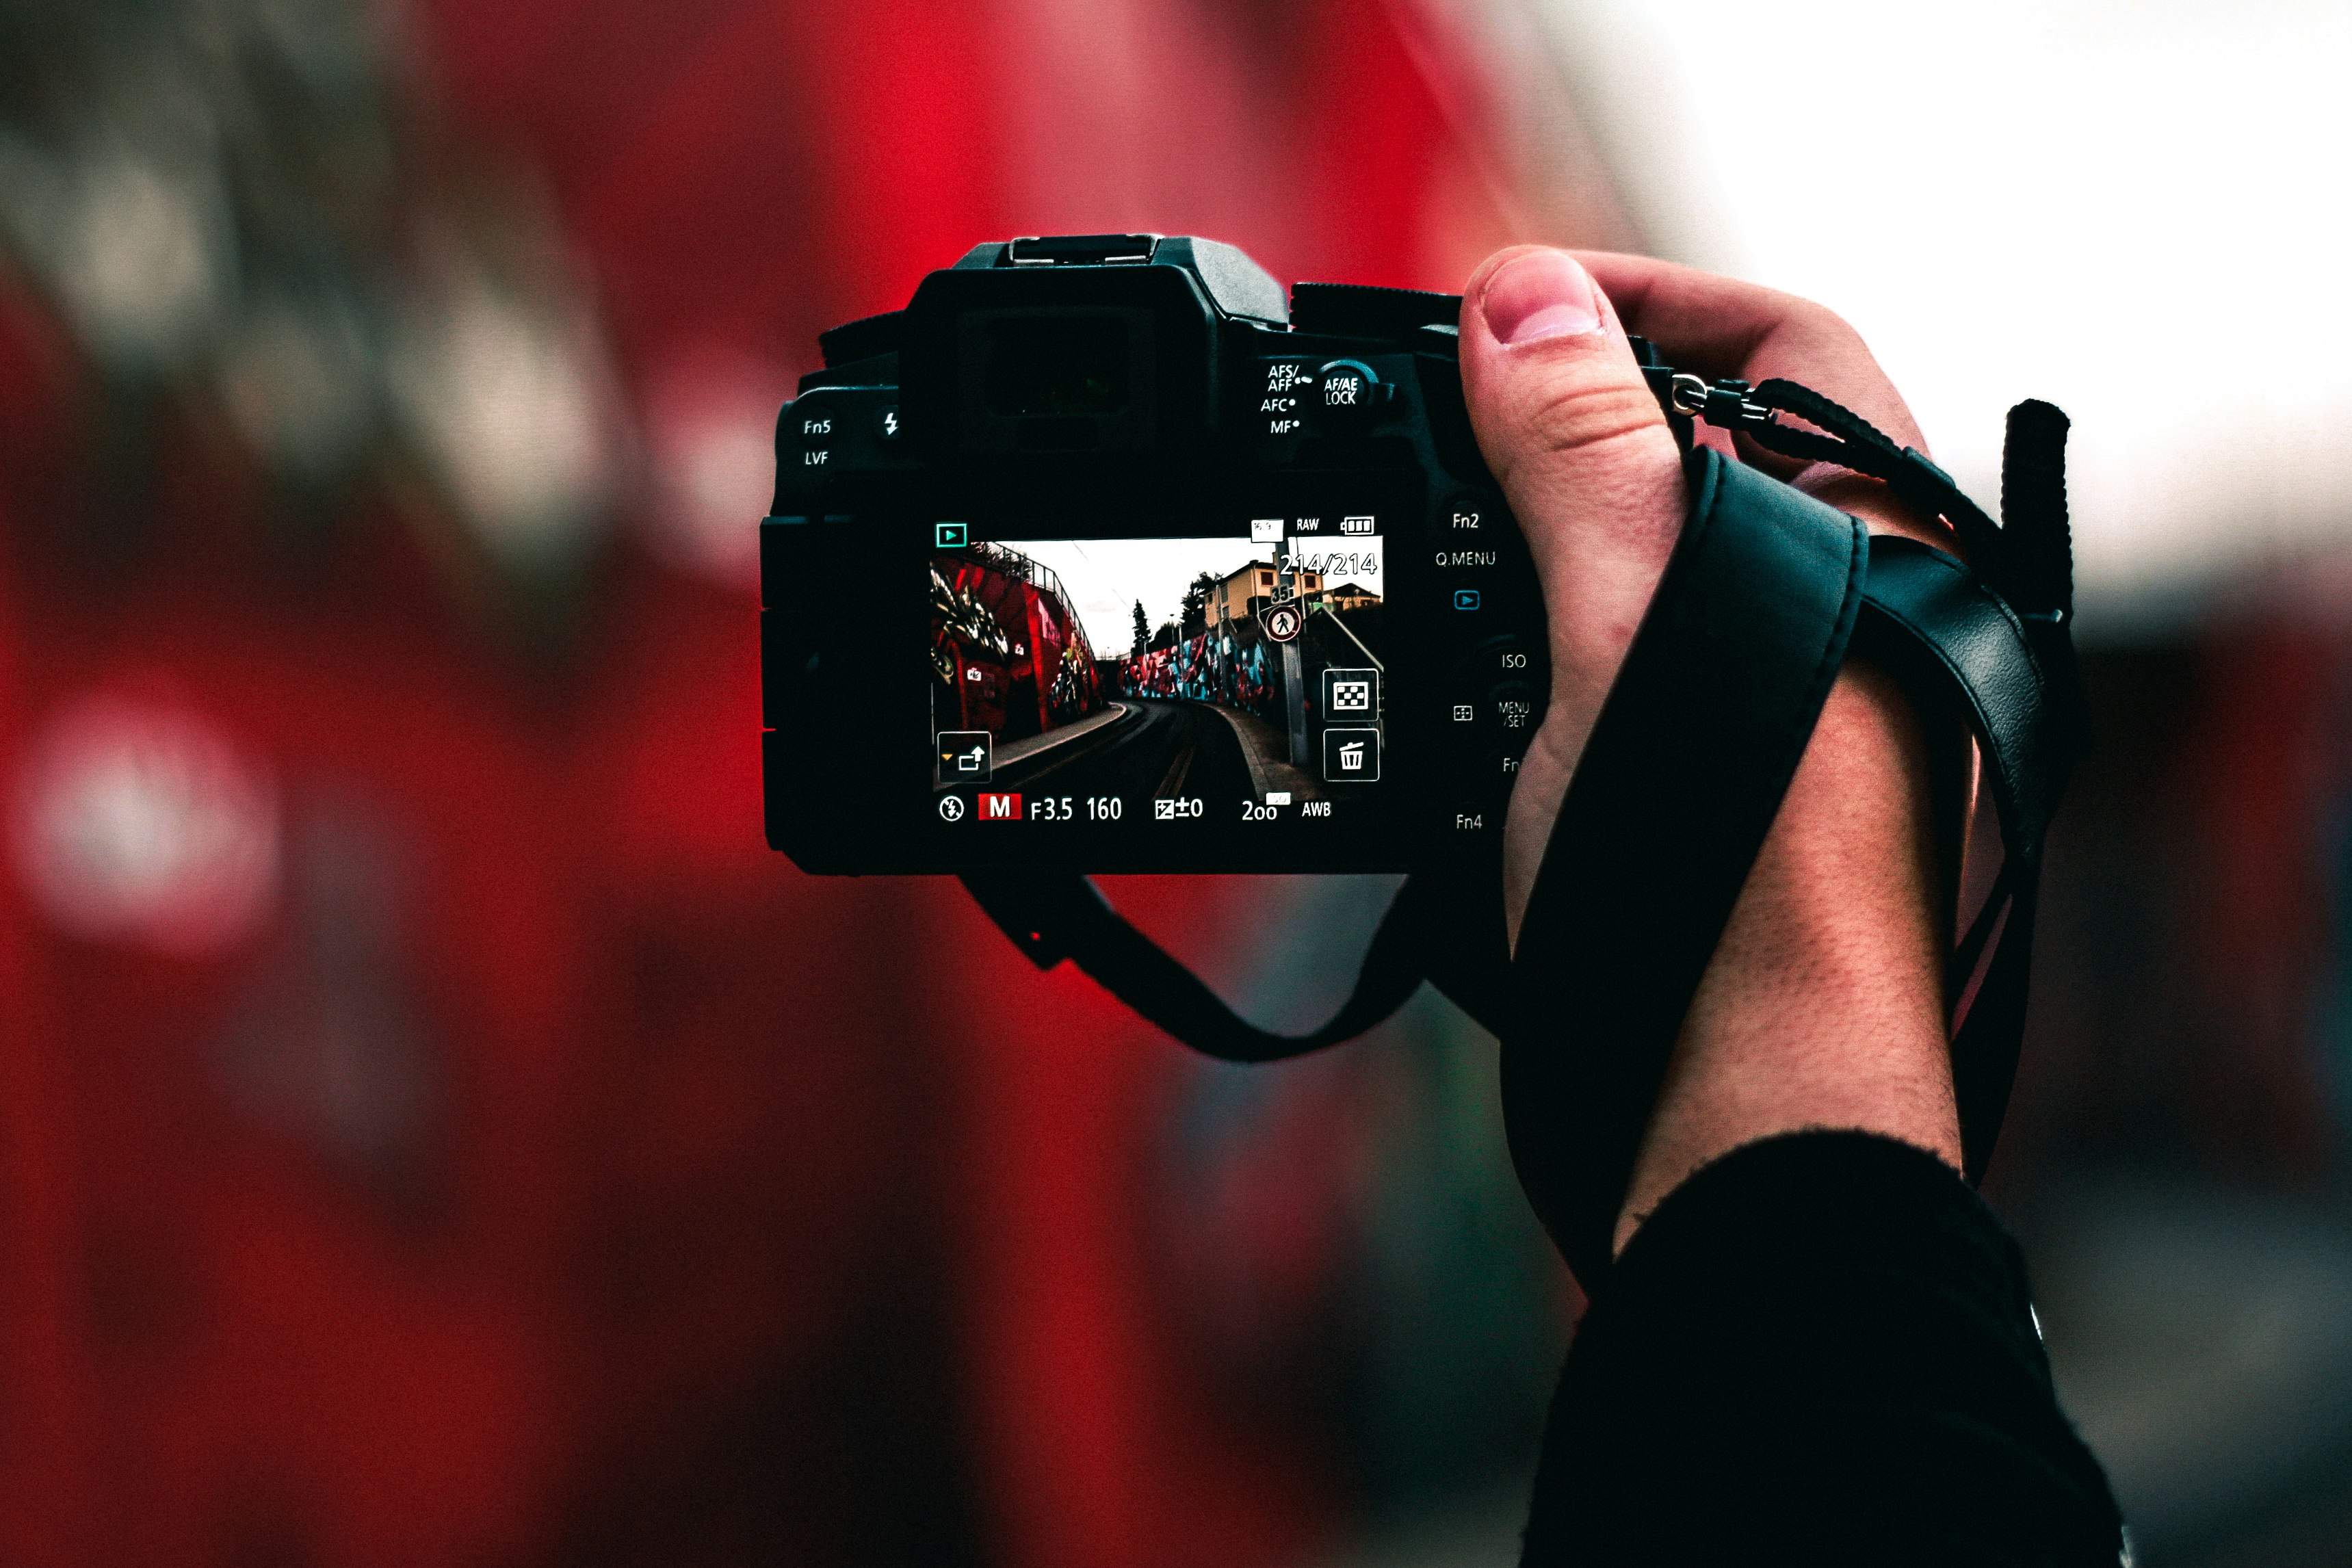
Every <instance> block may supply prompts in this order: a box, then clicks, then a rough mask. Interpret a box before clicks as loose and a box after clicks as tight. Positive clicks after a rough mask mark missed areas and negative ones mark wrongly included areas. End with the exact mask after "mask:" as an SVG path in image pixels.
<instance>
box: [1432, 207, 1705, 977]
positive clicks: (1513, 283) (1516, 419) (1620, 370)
mask: <svg viewBox="0 0 2352 1568" xmlns="http://www.w3.org/2000/svg"><path fill="white" fill-rule="evenodd" d="M1461 333H1462V335H1461V354H1462V390H1463V395H1464V398H1465V401H1466V403H1467V404H1468V406H1469V413H1470V423H1471V426H1472V427H1473V428H1474V429H1475V431H1476V432H1477V436H1478V446H1479V449H1480V450H1481V451H1482V452H1483V453H1485V455H1486V466H1487V467H1488V468H1490V469H1492V470H1493V472H1494V475H1495V478H1496V479H1497V480H1498V481H1499V482H1500V483H1501V485H1502V488H1503V494H1504V496H1505V498H1506V499H1507V500H1509V502H1510V504H1511V510H1512V511H1513V512H1514V513H1515V514H1516V515H1517V518H1518V521H1519V528H1520V531H1522V532H1523V533H1525V534H1526V536H1527V541H1528V552H1529V553H1530V554H1531V555H1532V556H1533V557H1534V559H1535V567H1536V574H1537V576H1538V579H1540V581H1541V583H1542V586H1543V597H1544V612H1545V616H1546V618H1547V620H1548V622H1549V646H1550V653H1551V668H1552V690H1551V702H1550V706H1549V710H1547V712H1546V713H1545V716H1544V721H1543V724H1542V726H1541V728H1539V729H1538V731H1537V732H1536V736H1535V740H1534V742H1533V743H1532V744H1531V746H1530V748H1529V750H1528V757H1527V760H1526V762H1525V763H1523V764H1522V765H1521V767H1520V771H1519V774H1518V779H1517V784H1515V786H1514V788H1513V791H1512V798H1511V810H1510V816H1509V819H1508V822H1507V826H1506V830H1505V837H1504V847H1505V863H1506V877H1505V883H1506V889H1507V900H1506V901H1507V906H1508V909H1509V912H1510V917H1511V919H1510V924H1511V927H1512V929H1513V931H1514V932H1515V933H1516V931H1517V916H1518V912H1519V910H1520V909H1521V908H1522V907H1523V905H1524V902H1525V900H1526V897H1527V892H1528V888H1529V886H1531V884H1532V880H1533V877H1534V873H1535V869H1536V865H1537V863H1538V861H1539V860H1540V858H1541V854H1542V846H1543V843H1544V841H1545V840H1546V839H1547V838H1549V835H1550V831H1551V821H1552V818H1553V816H1555V815H1556V814H1557V813H1558V811H1559V802H1560V798H1561V796H1562V795H1564V794H1565V793H1566V790H1567V787H1568V779H1569V775H1570V773H1571V772H1573V770H1574V768H1575V765H1576V759H1577V757H1578V756H1579V755H1580V754H1581V752H1582V751H1583V749H1584V742H1585V740H1586V738H1587V737H1588V736H1589V735H1591V732H1592V723H1593V721H1594V720H1595V719H1596V718H1597V717H1598V716H1599V714H1600V711H1601V700H1602V699H1603V698H1605V697H1606V696H1607V695H1608V693H1609V687H1610V683H1611V682H1612V681H1613V680H1614V679H1616V676H1617V667H1618V666H1619V665H1620V664H1621V663H1622V662H1623V661H1624V657H1625V650H1626V649H1627V648H1628V647H1631V646H1632V644H1633V633H1634V631H1635V630H1636V629H1637V628H1638V627H1639V626H1640V625H1641V621H1642V616H1643V612H1644V611H1645V610H1647V609H1648V607H1649V604H1650V597H1651V595H1652V594H1653V593H1654V592H1655V590H1656V588H1657V584H1658V577H1659V575H1660V574H1662V573H1663V572H1664V570H1665V565H1666V558H1667V556H1668V555H1669V554H1671V553H1672V552H1673V551H1674V546H1675V537H1676V536H1677V535H1678V534H1679V533H1680V531H1681V529H1682V518H1683V474H1682V455H1681V453H1680V451H1679V450H1678V449H1677V448H1676V447H1675V440H1674V436H1673V433H1672V432H1671V431H1670V430H1668V428H1667V426H1666V421H1665V416H1664V414H1662V413H1661V412H1660V411H1659V408H1658V404H1657V399H1656V398H1655V397H1654V396H1653V395H1652V394H1651V392H1650V388H1649V384H1647V383H1646V382H1644V381H1643V379H1642V372H1641V367H1640V366H1639V365H1638V364H1636V363H1634V360H1633V348H1632V346H1631V345H1630V344H1629V343H1627V342H1626V341H1625V330H1624V328H1623V327H1622V325H1621V324H1620V323H1619V321H1618V320H1617V312H1616V310H1614V309H1613V308H1612V306H1611V304H1610V302H1609V300H1608V297H1607V296H1606V295H1604V294H1603V293H1601V289H1599V287H1598V286H1596V285H1595V284H1594V283H1593V281H1592V278H1591V274H1590V273H1588V272H1586V271H1585V269H1584V268H1583V267H1582V266H1581V265H1580V264H1579V263H1578V261H1577V259H1576V258H1574V257H1572V256H1570V255H1569V254H1568V253H1567V252H1566V251H1563V250H1553V249H1549V248H1547V247H1539V246H1522V247H1514V248H1512V249H1509V250H1505V251H1501V252H1499V253H1497V254H1496V255H1495V256H1493V257H1491V258H1488V259H1487V260H1486V262H1485V263H1484V264H1483V265H1482V266H1481V267H1480V268H1478V270H1477V272H1475V274H1473V275H1472V277H1471V279H1470V283H1469V286H1468V288H1467V289H1465V290H1464V292H1463V300H1462V324H1461Z"/></svg>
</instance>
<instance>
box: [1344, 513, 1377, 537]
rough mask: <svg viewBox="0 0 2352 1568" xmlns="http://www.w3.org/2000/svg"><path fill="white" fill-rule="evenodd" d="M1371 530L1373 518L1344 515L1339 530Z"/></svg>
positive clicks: (1359, 531) (1364, 531) (1360, 531)
mask: <svg viewBox="0 0 2352 1568" xmlns="http://www.w3.org/2000/svg"><path fill="white" fill-rule="evenodd" d="M1339 531H1340V532H1342V533H1370V532H1371V531H1372V520H1371V519H1370V518H1369V517H1343V518H1341V519H1340V520H1339Z"/></svg>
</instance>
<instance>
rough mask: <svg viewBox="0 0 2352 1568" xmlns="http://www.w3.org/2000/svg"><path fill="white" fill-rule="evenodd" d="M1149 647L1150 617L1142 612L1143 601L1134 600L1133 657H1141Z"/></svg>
mask: <svg viewBox="0 0 2352 1568" xmlns="http://www.w3.org/2000/svg"><path fill="white" fill-rule="evenodd" d="M1150 647H1151V617H1150V616H1147V615H1145V614H1144V613H1143V601H1142V600H1140V599H1138V600H1136V601H1135V657H1136V658H1142V657H1143V656H1144V654H1146V653H1147V652H1149V651H1150Z"/></svg>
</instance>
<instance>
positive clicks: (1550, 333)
mask: <svg viewBox="0 0 2352 1568" xmlns="http://www.w3.org/2000/svg"><path fill="white" fill-rule="evenodd" d="M1479 308H1480V309H1481V310H1483V311H1485V313H1486V330H1487V331H1490V332H1492V333H1494V334H1495V341H1496V342H1499V343H1507V344H1514V345H1516V344H1518V343H1532V342H1540V341H1542V340H1543V339H1545V338H1569V337H1575V336H1577V335H1578V334H1580V333H1583V332H1590V331H1594V330H1596V329H1597V328H1598V327H1599V326H1600V325H1601V295H1600V293H1599V291H1598V290H1597V289H1594V288H1593V286H1592V275H1591V273H1589V272H1587V271H1585V269H1584V268H1581V267H1580V266H1578V265H1577V261H1576V258H1574V257H1573V256H1570V255H1569V254H1568V253H1567V252H1566V251H1560V250H1530V251H1528V253H1527V254H1526V255H1525V256H1520V257H1515V258H1512V259H1511V260H1509V261H1507V262H1505V263H1504V264H1503V265H1502V267H1501V268H1499V269H1498V270H1497V271H1496V273H1495V275H1494V276H1493V277H1492V278H1489V279H1486V293H1485V295H1484V297H1483V298H1482V299H1481V300H1480V301H1479Z"/></svg>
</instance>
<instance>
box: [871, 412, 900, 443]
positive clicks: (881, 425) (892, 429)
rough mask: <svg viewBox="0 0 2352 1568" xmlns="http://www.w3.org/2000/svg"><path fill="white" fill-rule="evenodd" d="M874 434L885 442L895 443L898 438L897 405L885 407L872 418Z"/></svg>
mask: <svg viewBox="0 0 2352 1568" xmlns="http://www.w3.org/2000/svg"><path fill="white" fill-rule="evenodd" d="M874 434H875V435H876V437H878V438H880V439H882V440H885V441H895V440H897V439H898V405H897V404H895V403H892V404H887V405H884V407H883V408H882V410H881V412H879V413H877V414H876V415H875V416H874Z"/></svg>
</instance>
